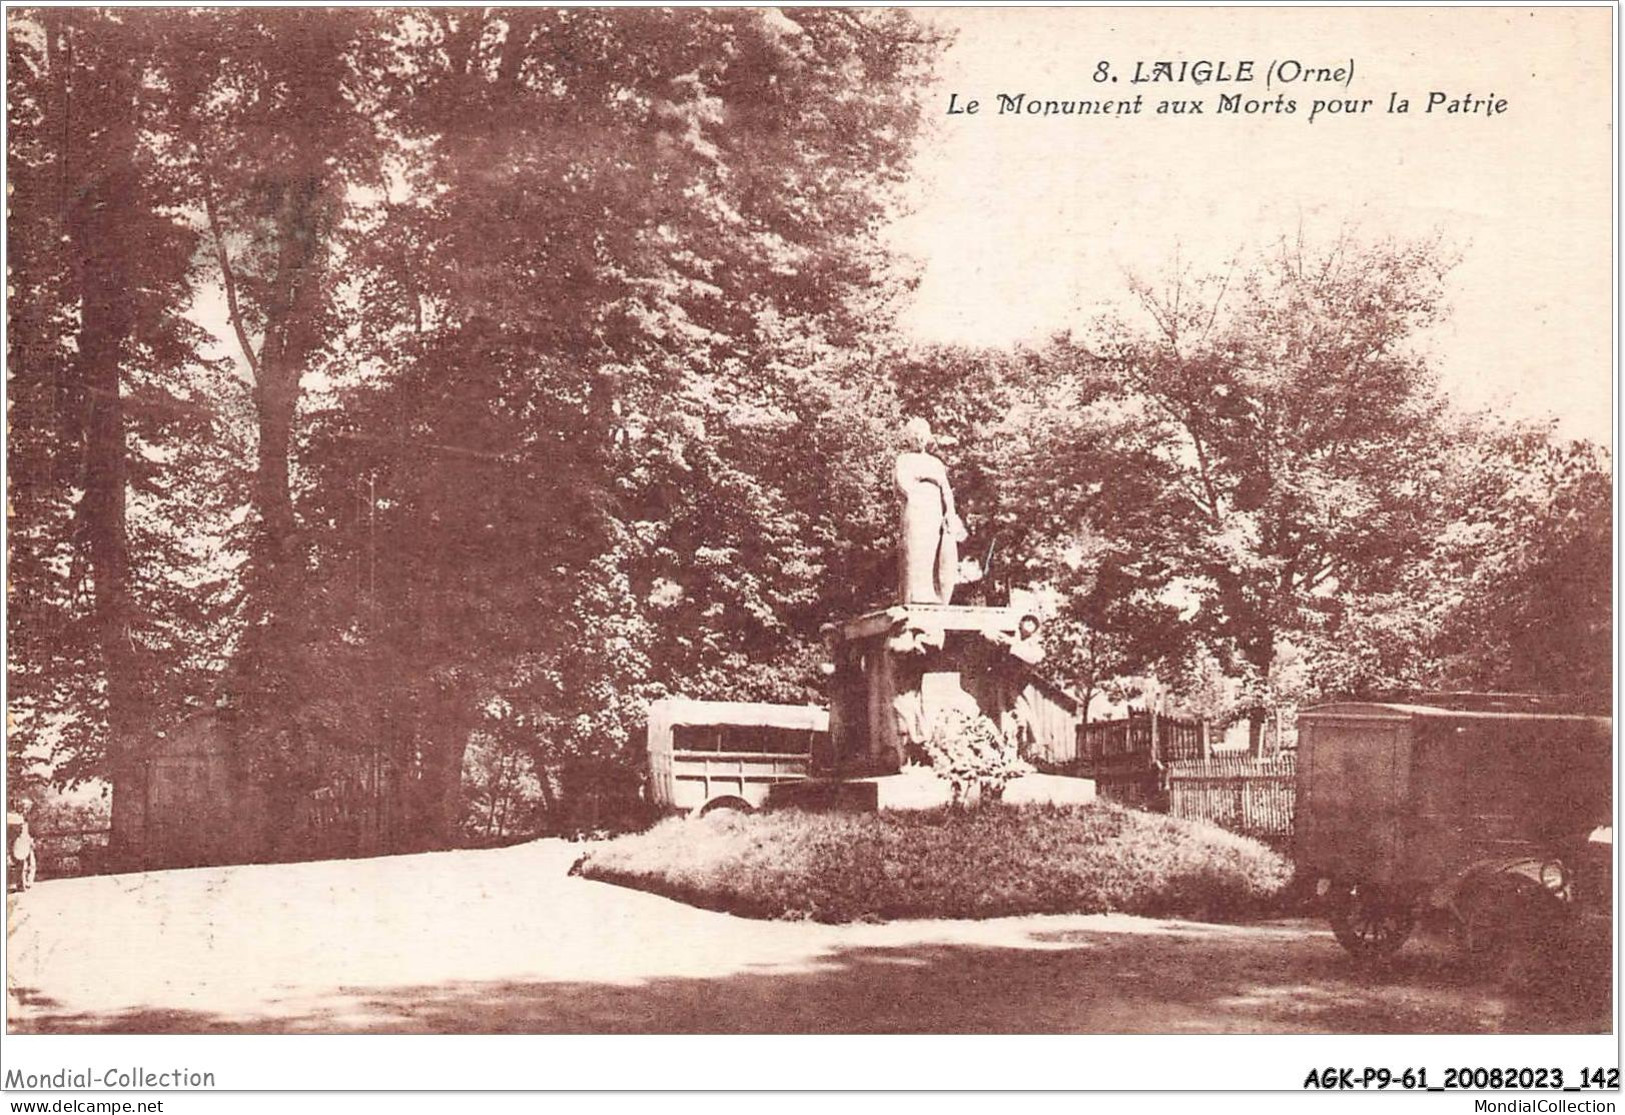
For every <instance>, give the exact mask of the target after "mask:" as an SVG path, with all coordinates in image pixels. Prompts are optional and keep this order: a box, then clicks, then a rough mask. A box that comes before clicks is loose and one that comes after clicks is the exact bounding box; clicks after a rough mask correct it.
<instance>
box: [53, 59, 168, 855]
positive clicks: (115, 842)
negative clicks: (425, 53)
mask: <svg viewBox="0 0 1625 1115" xmlns="http://www.w3.org/2000/svg"><path fill="white" fill-rule="evenodd" d="M124 76H126V75H124V74H122V73H115V74H107V75H101V80H103V81H104V83H105V84H104V86H103V90H102V92H103V95H104V96H105V101H103V102H102V103H103V105H104V106H105V107H106V108H107V110H108V112H109V116H110V118H109V119H106V120H104V121H101V123H102V124H103V131H102V133H101V135H100V137H99V142H98V143H97V144H96V145H95V147H96V154H95V157H94V159H93V161H92V162H91V163H89V164H88V165H87V166H86V167H85V176H84V178H83V179H81V180H80V182H79V187H78V189H77V191H76V193H77V196H76V198H75V201H74V203H73V206H72V208H71V209H70V211H69V212H68V214H67V220H66V229H67V235H68V251H69V253H70V255H71V257H72V259H73V261H74V264H75V266H76V267H77V269H78V272H77V278H78V287H79V290H78V293H79V333H78V337H77V347H78V355H77V360H76V367H75V377H76V378H77V379H78V381H79V385H80V387H81V389H82V391H83V398H84V400H85V410H86V416H85V423H84V427H83V428H84V496H83V499H82V501H81V504H80V511H79V514H80V522H79V529H80V531H81V535H80V537H81V540H82V543H83V545H84V547H85V552H86V554H87V556H88V558H89V564H90V569H91V571H92V580H93V583H94V593H93V601H94V615H95V625H96V631H97V637H98V642H99V644H100V648H101V653H102V668H103V670H104V674H105V680H106V687H107V689H106V694H107V768H108V774H109V778H110V780H111V782H112V788H113V802H112V832H111V834H110V836H109V846H108V854H109V856H110V858H111V859H112V860H113V862H114V863H116V864H117V865H119V866H121V867H129V866H136V865H138V862H139V859H140V853H141V849H142V845H143V841H144V838H145V825H146V818H145V799H146V778H145V774H146V771H145V765H144V762H143V760H144V758H145V756H146V739H147V729H148V723H147V718H148V711H149V710H148V709H147V707H146V706H147V703H148V702H147V700H146V693H145V690H144V687H143V685H142V682H141V662H140V654H139V651H138V648H137V646H136V643H135V641H134V637H133V632H132V628H133V626H134V624H133V606H132V603H131V600H130V546H129V532H128V527H127V522H126V515H127V508H126V494H125V488H126V461H125V452H126V447H125V437H124V407H123V397H122V390H121V367H122V359H123V353H124V346H125V343H126V342H127V340H128V339H129V336H130V332H131V329H132V328H133V325H134V321H135V311H134V308H133V306H132V305H131V300H132V297H133V292H134V290H135V289H136V285H137V284H136V282H135V281H134V280H133V277H132V275H131V272H132V270H133V268H132V266H131V260H130V256H129V252H130V249H131V245H130V242H129V240H128V236H129V226H130V223H131V222H130V220H129V218H130V217H131V216H132V215H133V202H132V199H133V196H134V194H135V192H136V187H137V178H136V172H135V169H134V144H135V134H134V129H135V121H134V119H133V108H134V102H133V97H129V96H124V95H122V94H126V93H128V92H129V90H127V89H125V88H124V87H123V84H122V82H120V81H119V80H118V79H120V78H123V77H124Z"/></svg>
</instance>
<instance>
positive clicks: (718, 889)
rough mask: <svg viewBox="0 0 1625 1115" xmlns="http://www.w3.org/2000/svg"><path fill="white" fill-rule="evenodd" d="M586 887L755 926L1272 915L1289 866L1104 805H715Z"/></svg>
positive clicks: (592, 864)
mask: <svg viewBox="0 0 1625 1115" xmlns="http://www.w3.org/2000/svg"><path fill="white" fill-rule="evenodd" d="M576 871H577V872H578V873H579V874H582V875H585V876H586V877H588V878H590V879H601V880H604V881H606V882H612V883H619V884H621V885H623V886H629V887H636V888H638V889H640V890H647V891H652V892H654V893H656V894H662V895H665V896H667V897H669V898H675V899H678V900H680V901H683V902H687V903H690V904H691V905H695V906H701V907H704V908H706V909H713V910H725V911H727V912H729V913H734V914H742V915H745V916H747V917H762V918H795V919H805V918H811V919H814V920H817V921H826V922H848V921H875V920H889V919H893V918H991V917H1004V916H1006V915H1011V914H1076V913H1105V912H1108V911H1119V912H1123V913H1131V914H1148V915H1162V916H1179V917H1194V918H1205V919H1210V920H1219V919H1223V918H1227V917H1235V916H1244V915H1248V914H1253V913H1258V912H1261V911H1262V910H1264V909H1266V908H1268V907H1269V906H1270V905H1271V903H1272V902H1273V901H1274V900H1275V899H1276V898H1277V897H1278V896H1279V895H1280V894H1281V893H1282V891H1283V890H1284V889H1285V887H1286V885H1287V883H1288V882H1289V880H1290V878H1291V868H1290V867H1289V866H1288V865H1287V862H1286V861H1285V860H1284V859H1282V857H1280V856H1279V855H1277V854H1276V853H1275V852H1273V851H1271V850H1270V849H1269V848H1267V847H1265V846H1264V845H1263V844H1260V843H1258V842H1257V841H1255V840H1249V839H1247V838H1246V837H1243V836H1236V835H1234V834H1233V833H1229V832H1226V831H1224V830H1223V829H1219V828H1215V827H1213V826H1212V825H1207V824H1202V823H1200V822H1195V821H1182V820H1177V819H1175V818H1172V817H1165V816H1162V815H1159V814H1155V813H1142V812H1138V811H1135V810H1129V809H1123V808H1121V807H1119V806H1115V805H1110V804H1105V803H1099V804H1095V805H1087V806H1052V805H1028V806H1009V805H1000V806H985V807H983V808H981V809H975V810H970V811H957V810H933V811H927V812H888V813H803V812H800V811H798V810H792V809H786V810H778V811H774V812H769V813H759V814H754V815H748V816H744V815H740V814H737V813H730V812H720V813H713V814H711V815H710V816H708V817H704V818H699V819H692V820H691V819H683V818H674V819H672V820H668V821H664V822H662V823H661V824H659V825H656V826H655V827H654V828H652V829H650V830H648V831H647V832H642V833H638V834H636V835H633V836H623V837H620V838H619V839H616V840H611V841H609V842H608V843H606V844H604V845H601V846H599V847H597V848H594V849H592V850H591V851H590V852H588V853H587V855H585V856H584V857H583V858H582V860H581V861H580V862H579V863H578V864H577V865H576Z"/></svg>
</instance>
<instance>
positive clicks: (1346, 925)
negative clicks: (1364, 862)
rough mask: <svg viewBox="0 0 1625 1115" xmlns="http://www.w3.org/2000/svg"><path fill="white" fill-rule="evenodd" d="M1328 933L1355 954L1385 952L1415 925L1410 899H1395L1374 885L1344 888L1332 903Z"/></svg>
mask: <svg viewBox="0 0 1625 1115" xmlns="http://www.w3.org/2000/svg"><path fill="white" fill-rule="evenodd" d="M1330 920H1331V923H1332V936H1334V937H1336V938H1337V943H1338V944H1340V945H1342V946H1343V947H1344V948H1346V949H1348V950H1349V952H1351V953H1353V954H1354V955H1355V956H1362V957H1380V956H1389V955H1391V954H1392V953H1394V952H1395V951H1397V950H1398V948H1399V946H1400V945H1403V944H1404V943H1405V939H1406V938H1407V937H1409V936H1410V935H1411V930H1412V929H1413V928H1415V926H1416V913H1415V911H1414V910H1412V908H1411V905H1410V903H1408V902H1404V901H1398V900H1395V899H1393V898H1391V897H1390V896H1388V895H1386V894H1384V893H1383V892H1382V891H1380V890H1378V889H1376V888H1375V887H1366V886H1353V887H1349V888H1347V890H1345V891H1344V892H1343V894H1342V896H1341V897H1340V898H1339V899H1337V901H1336V903H1335V905H1333V907H1332V910H1331V915H1330Z"/></svg>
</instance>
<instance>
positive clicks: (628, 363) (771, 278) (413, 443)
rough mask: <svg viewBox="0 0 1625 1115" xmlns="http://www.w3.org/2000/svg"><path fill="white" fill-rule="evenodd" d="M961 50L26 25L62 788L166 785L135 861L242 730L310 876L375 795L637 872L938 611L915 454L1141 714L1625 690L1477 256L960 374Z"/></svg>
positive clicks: (968, 367)
mask: <svg viewBox="0 0 1625 1115" xmlns="http://www.w3.org/2000/svg"><path fill="white" fill-rule="evenodd" d="M941 45H942V44H941V42H940V41H939V40H938V39H937V38H935V37H934V36H933V34H932V33H930V32H929V31H927V30H926V29H924V28H923V27H922V25H921V24H920V23H918V22H917V21H916V20H915V19H914V18H913V17H912V16H911V15H909V14H908V13H907V12H905V11H898V10H887V9H841V10H823V9H805V8H801V9H791V10H788V11H785V12H782V13H780V12H773V11H767V10H759V9H686V10H683V11H679V12H668V11H661V10H655V9H618V10H613V11H610V10H598V9H585V8H578V9H521V10H502V9H471V8H457V9H449V8H448V9H419V10H413V11H410V12H406V11H401V10H382V9H298V10H294V9H278V10H275V11H271V10H264V9H255V10H247V9H244V10H232V11H227V10H223V9H222V10H215V9H112V8H108V9H42V10H39V11H37V12H29V11H19V12H17V13H14V18H13V19H12V20H11V21H9V23H8V42H7V49H8V57H9V60H10V86H9V88H8V98H9V111H10V146H9V148H8V152H7V159H8V171H9V176H10V186H11V189H12V194H11V204H10V209H9V215H8V221H9V232H10V238H9V239H10V244H11V257H10V265H11V274H10V277H9V281H10V283H11V287H12V296H11V298H10V299H9V303H8V305H9V307H10V315H11V316H10V320H9V326H10V329H9V338H10V346H11V347H10V350H9V353H8V357H9V371H10V378H9V380H8V399H9V405H10V423H9V427H10V435H9V440H8V449H7V452H8V463H9V478H10V480H9V490H8V498H9V500H10V508H11V529H10V552H9V554H8V560H9V565H8V578H9V596H8V608H9V613H8V623H9V630H10V647H11V653H10V658H9V661H8V670H9V674H10V695H11V696H10V707H9V712H10V715H11V718H12V720H11V731H9V732H8V753H7V754H8V773H9V778H10V785H11V786H12V787H13V788H14V789H26V788H27V784H28V783H30V782H33V781H39V780H50V781H53V782H55V783H57V784H74V783H80V782H84V781H89V780H99V781H102V782H105V783H107V784H109V785H110V786H111V787H112V818H113V820H112V823H113V826H114V830H115V833H114V837H115V839H114V845H115V847H114V849H113V851H114V854H115V857H116V856H117V854H119V853H120V851H121V849H120V847H119V846H118V845H119V841H120V830H121V826H122V825H123V824H124V819H125V818H126V816H127V809H126V808H125V804H126V803H127V802H128V800H129V798H130V794H131V793H132V792H136V791H135V790H133V789H132V788H133V787H136V786H137V784H138V781H139V771H140V770H141V769H142V764H143V762H144V760H145V758H146V756H147V754H148V750H149V748H150V746H151V744H152V742H153V741H154V740H155V739H156V738H158V736H157V733H159V732H163V731H166V730H167V729H168V728H170V727H172V726H173V725H174V724H175V723H176V722H178V721H180V720H182V719H184V718H185V717H187V716H189V715H193V714H195V713H196V712H198V711H199V710H204V709H212V710H216V711H217V713H218V715H219V716H220V717H221V718H222V722H223V723H226V724H227V725H229V726H230V728H231V731H232V736H233V740H234V746H235V748H236V750H235V751H234V756H235V758H236V759H237V760H238V761H239V763H240V766H241V768H242V769H243V770H244V771H246V772H247V773H248V774H249V776H250V777H251V778H253V779H255V780H256V781H257V782H259V783H260V784H261V787H262V788H263V789H265V790H266V791H267V793H266V799H267V800H268V801H269V802H270V803H271V804H270V809H271V810H272V813H273V816H272V819H271V823H272V824H273V825H274V826H286V825H287V824H288V823H290V821H291V819H292V817H293V816H294V812H295V810H296V808H297V807H298V805H299V803H300V801H301V800H302V799H303V798H304V797H307V796H308V795H309V794H311V793H313V792H316V791H318V790H321V789H324V788H326V787H331V786H335V785H339V784H355V783H356V782H357V780H358V777H359V775H358V772H362V771H365V772H369V773H368V777H371V778H373V779H374V781H373V782H371V783H369V784H370V785H373V786H375V787H381V789H379V790H378V792H379V793H382V794H385V795H387V797H388V802H387V809H386V810H384V812H386V813H387V815H388V817H389V818H390V825H391V826H392V827H391V829H390V832H389V843H390V845H391V846H395V847H413V846H419V847H421V846H434V845H444V844H446V843H448V842H450V841H452V840H454V839H457V838H458V835H459V832H461V833H463V834H465V835H467V834H473V835H475V836H477V837H478V838H479V839H492V840H496V839H503V838H506V837H507V836H508V835H510V834H511V833H512V832H513V831H514V829H515V827H516V826H518V827H521V828H524V829H526V830H533V829H534V828H536V827H548V826H550V827H553V828H555V829H567V828H568V829H577V828H579V829H593V828H597V827H600V826H603V825H608V824H613V823H617V822H616V821H615V820H614V819H615V818H620V817H625V816H630V815H632V814H634V813H636V812H637V810H638V808H639V805H638V803H639V793H640V788H639V784H638V779H639V774H638V772H639V770H640V768H641V765H642V762H641V748H640V742H641V741H640V739H639V732H640V729H641V726H642V710H643V708H644V707H645V704H646V702H647V700H649V699H650V698H652V697H656V696H660V695H663V694H666V693H674V692H676V693H682V694H684V695H687V696H692V697H698V698H718V699H745V700H751V699H754V700H785V701H796V702H802V701H817V700H820V699H821V698H822V690H821V685H820V682H821V678H820V675H819V673H818V667H819V664H820V656H821V647H820V639H819V628H820V625H822V624H824V623H827V622H829V621H831V620H833V619H836V618H839V617H842V616H848V615H851V614H854V613H856V612H859V611H861V610H865V609H867V608H870V607H873V606H875V605H877V604H882V603H886V602H889V593H890V591H891V585H892V583H893V580H894V578H893V569H892V557H891V554H892V538H893V526H892V521H891V520H892V515H893V510H892V507H893V503H892V494H891V492H890V490H889V471H890V470H889V464H890V458H891V454H892V453H893V451H894V449H895V441H896V436H897V431H898V430H899V428H900V425H901V421H902V419H903V418H904V417H906V416H914V415H919V416H924V417H926V418H928V419H930V420H931V421H932V423H933V424H934V425H935V426H936V427H937V428H938V429H939V430H940V431H943V432H946V433H948V434H951V435H953V437H954V438H955V439H956V444H954V445H952V446H951V447H949V448H947V449H946V450H945V451H944V456H945V458H946V459H947V463H948V466H949V470H950V472H951V474H952V476H953V479H954V484H955V487H956V491H957V492H958V493H959V505H960V508H961V511H962V515H963V517H964V518H965V519H966V521H967V523H968V525H969V527H970V531H971V537H970V539H969V542H968V543H967V546H966V551H965V552H966V554H967V556H974V557H975V558H976V560H977V561H978V562H979V563H980V564H981V565H982V566H984V567H985V568H986V570H987V576H986V577H985V578H984V580H983V581H982V582H980V583H979V584H976V585H970V586H966V588H965V590H964V591H963V592H962V594H961V597H960V598H959V599H960V600H961V601H962V602H974V601H976V600H978V599H981V600H984V601H987V602H992V603H1002V602H1003V601H1004V600H1005V599H1006V594H1007V593H1008V592H1009V591H1011V590H1013V589H1017V588H1033V589H1036V590H1038V591H1039V595H1040V597H1041V598H1042V599H1044V600H1045V601H1047V609H1048V611H1049V613H1050V615H1049V617H1048V618H1049V620H1050V622H1049V625H1048V627H1047V629H1046V638H1047V642H1048V651H1049V655H1048V658H1047V659H1046V663H1045V667H1044V669H1045V670H1046V671H1048V672H1049V673H1051V674H1052V675H1053V676H1055V677H1056V679H1057V680H1059V681H1060V682H1062V683H1063V684H1066V685H1069V686H1071V687H1073V688H1074V689H1076V690H1077V691H1078V692H1079V693H1080V694H1081V695H1083V696H1086V697H1087V696H1088V695H1090V694H1091V693H1093V692H1098V691H1101V690H1103V689H1112V688H1114V687H1117V688H1121V679H1123V678H1124V677H1127V676H1134V675H1155V676H1157V677H1158V678H1161V679H1162V682H1163V683H1164V684H1165V685H1167V686H1170V687H1172V688H1174V689H1176V690H1180V691H1182V692H1183V693H1184V695H1185V696H1186V697H1187V699H1188V700H1190V701H1191V702H1193V703H1194V704H1196V705H1201V706H1202V707H1203V708H1205V709H1210V710H1213V711H1215V713H1216V714H1221V713H1222V715H1232V714H1235V715H1248V716H1251V717H1252V718H1253V719H1254V721H1255V722H1257V721H1258V719H1259V718H1260V717H1261V716H1262V715H1263V714H1264V713H1266V712H1267V711H1269V710H1271V709H1277V708H1290V706H1291V705H1292V704H1293V703H1294V702H1297V701H1299V700H1302V699H1304V698H1306V697H1310V696H1313V695H1315V694H1320V693H1328V692H1334V691H1335V692H1344V693H1355V692H1375V691H1378V690H1381V689H1385V688H1397V687H1411V686H1423V685H1450V686H1457V687H1469V686H1470V687H1484V688H1502V687H1538V688H1542V689H1548V690H1550V689H1556V690H1568V691H1586V692H1597V693H1605V692H1606V691H1607V690H1608V687H1609V685H1610V682H1611V673H1610V663H1609V657H1608V648H1609V641H1610V634H1611V606H1612V601H1611V595H1610V593H1611V584H1610V577H1609V571H1610V567H1611V565H1610V562H1611V556H1610V549H1609V541H1610V533H1611V498H1612V487H1611V481H1610V476H1609V470H1610V468H1611V465H1610V463H1609V461H1608V459H1607V457H1606V454H1605V453H1604V452H1603V451H1601V450H1599V449H1597V448H1596V447H1592V446H1586V445H1571V444H1567V443H1564V442H1562V441H1561V440H1560V439H1557V438H1556V437H1554V436H1553V435H1552V434H1551V433H1550V431H1547V430H1541V429H1525V428H1509V427H1504V426H1501V425H1497V424H1495V423H1493V422H1491V421H1490V420H1488V419H1474V418H1463V417H1461V416H1459V415H1452V414H1451V413H1450V412H1449V411H1448V410H1447V409H1446V408H1445V407H1444V405H1443V403H1442V401H1441V399H1440V397H1439V395H1438V393H1437V391H1436V390H1435V387H1434V385H1433V382H1432V376H1431V372H1430V369H1429V366H1428V361H1427V359H1426V352H1425V346H1424V345H1423V344H1422V343H1421V342H1422V340H1423V339H1424V338H1425V336H1426V331H1427V329H1428V327H1429V326H1430V325H1431V324H1432V323H1433V322H1434V321H1435V320H1436V319H1437V318H1438V317H1439V315H1440V314H1442V313H1443V311H1444V307H1443V306H1442V305H1441V289H1442V288H1441V277H1442V275H1443V274H1444V273H1445V271H1446V270H1447V265H1448V260H1447V259H1445V258H1444V257H1443V255H1442V253H1441V252H1440V250H1439V248H1438V247H1437V246H1436V245H1432V244H1385V243H1377V244H1362V243H1359V242H1356V241H1354V240H1352V239H1345V240H1343V241H1341V242H1338V243H1336V244H1334V245H1331V246H1330V247H1329V248H1327V249H1324V250H1317V249H1315V248H1312V247H1309V246H1304V245H1301V244H1294V243H1287V244H1283V245H1281V246H1279V247H1278V249H1276V250H1272V251H1270V252H1267V253H1264V254H1261V255H1258V256H1244V257H1241V258H1239V259H1238V261H1237V262H1236V264H1235V265H1234V266H1233V267H1232V268H1231V269H1230V271H1229V273H1228V274H1225V275H1221V276H1218V277H1215V278H1212V279H1208V278H1204V277H1202V276H1199V275H1196V274H1194V273H1186V272H1176V273H1174V274H1171V275H1170V276H1168V278H1167V280H1166V282H1163V283H1159V284H1149V283H1146V284H1139V283H1136V284H1131V285H1130V286H1129V287H1128V288H1127V289H1126V290H1125V300H1124V301H1125V310H1124V314H1123V316H1122V317H1121V318H1116V319H1112V320H1108V321H1102V322H1100V323H1098V325H1097V327H1095V328H1093V329H1091V330H1088V331H1084V332H1080V333H1079V334H1077V335H1075V336H1067V337H1060V338H1056V339H1055V340H1054V341H1053V342H1052V343H1049V344H1047V345H1044V346H1041V347H1038V348H1035V349H1024V348H1012V349H1007V350H1001V351H985V350H967V349H960V348H930V347H921V346H911V345H908V344H906V343H905V341H904V339H903V338H902V337H900V336H899V334H898V332H897V330H896V329H895V328H894V326H893V319H894V315H895V313H896V312H897V310H898V308H899V305H900V296H901V295H903V294H905V293H906V291H907V288H908V285H909V270H908V264H907V262H906V261H900V260H896V259H893V258H891V257H890V256H889V255H888V253H887V251H886V249H885V240H884V238H883V237H882V235H881V233H882V231H883V230H884V229H885V228H886V226H887V225H888V223H889V222H890V221H891V220H892V219H893V218H894V217H895V216H896V215H897V213H898V211H899V209H900V196H901V191H900V189H899V187H900V186H902V184H903V183H904V182H905V181H906V180H907V178H908V174H909V167H910V161H911V156H912V153H913V150H914V144H915V141H916V133H917V131H918V127H919V123H920V106H919V97H920V95H921V91H922V90H923V89H924V88H925V80H926V78H927V77H928V75H929V72H930V68H931V66H932V64H933V61H934V59H935V57H936V54H937V52H938V50H939V49H940V47H941ZM471 748H472V752H471V750H470V749H471ZM379 772H382V773H379ZM138 796H139V795H138Z"/></svg>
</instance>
